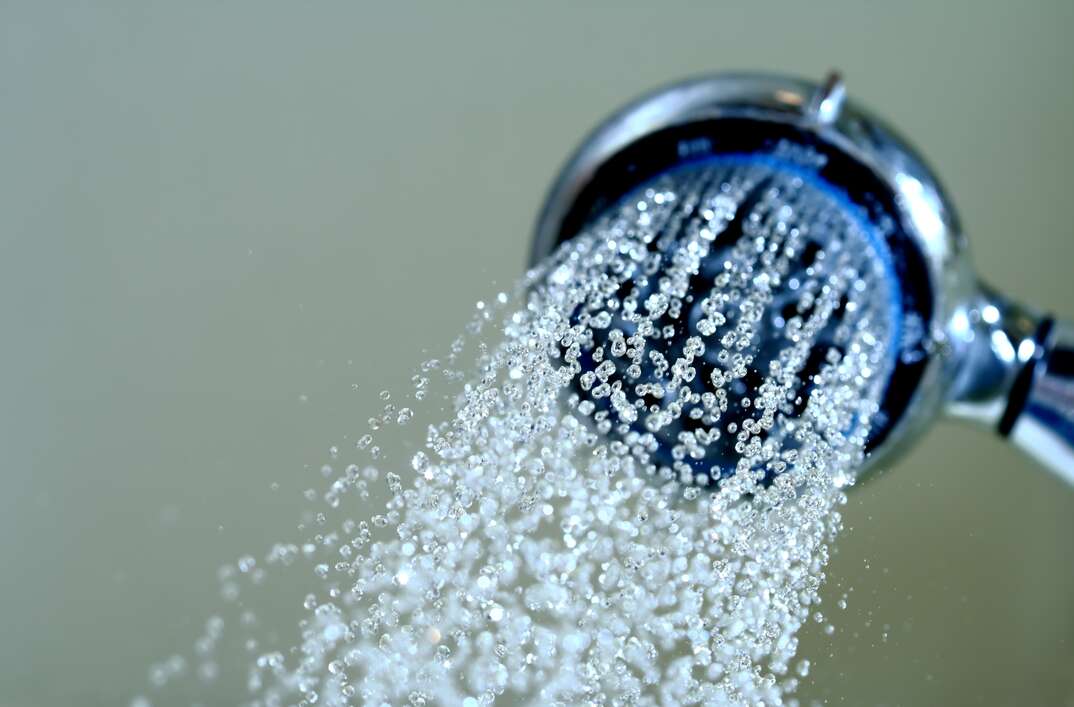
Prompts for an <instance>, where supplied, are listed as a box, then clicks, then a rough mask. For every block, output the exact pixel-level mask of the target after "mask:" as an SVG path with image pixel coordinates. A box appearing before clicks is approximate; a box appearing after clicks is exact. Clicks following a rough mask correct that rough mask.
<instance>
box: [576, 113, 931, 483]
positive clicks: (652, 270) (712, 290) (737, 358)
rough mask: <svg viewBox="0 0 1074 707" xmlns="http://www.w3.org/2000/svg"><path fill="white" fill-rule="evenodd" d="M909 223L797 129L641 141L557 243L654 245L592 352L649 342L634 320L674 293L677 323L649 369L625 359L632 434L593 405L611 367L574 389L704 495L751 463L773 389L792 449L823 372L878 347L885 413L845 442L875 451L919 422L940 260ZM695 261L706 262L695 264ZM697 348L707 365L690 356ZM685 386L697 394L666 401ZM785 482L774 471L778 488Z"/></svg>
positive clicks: (873, 371)
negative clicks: (645, 439)
mask: <svg viewBox="0 0 1074 707" xmlns="http://www.w3.org/2000/svg"><path fill="white" fill-rule="evenodd" d="M903 223H904V220H903V219H902V218H901V217H900V210H899V204H898V203H897V198H896V195H895V194H893V193H892V191H891V190H890V189H889V188H887V186H886V185H885V184H884V182H883V181H882V180H880V179H879V178H878V177H877V176H876V175H875V174H874V173H873V171H872V170H870V169H869V168H867V167H866V166H865V165H863V164H862V163H861V162H860V161H859V160H857V159H855V158H853V157H851V156H850V155H847V154H846V153H844V152H843V151H842V150H840V149H838V148H837V147H835V146H833V145H831V144H828V143H827V142H825V141H824V140H822V139H820V138H819V137H818V135H817V134H815V133H813V132H811V131H808V130H802V129H800V128H799V127H796V126H794V125H790V124H787V123H784V122H779V121H766V120H763V119H758V118H755V117H731V118H716V119H708V120H696V121H689V122H684V123H681V124H677V125H673V126H669V127H667V128H664V129H661V130H656V131H654V132H652V133H649V134H647V135H645V136H643V137H641V138H640V139H638V140H635V141H634V142H632V143H630V144H628V145H626V146H625V147H624V148H623V149H621V150H619V151H618V152H616V153H615V154H614V155H611V156H610V157H609V158H608V159H606V160H604V161H603V162H602V163H601V164H600V165H599V166H598V167H597V169H596V170H595V172H594V173H593V174H592V176H591V178H590V179H589V180H588V182H587V184H586V185H585V187H584V188H582V189H581V190H580V191H579V193H578V194H577V195H576V198H574V200H573V202H572V204H571V206H570V208H569V209H568V210H566V212H565V214H564V216H563V218H562V220H561V221H560V227H559V229H558V234H557V237H556V239H555V240H556V242H557V243H562V242H564V241H568V240H571V239H573V238H575V237H576V236H578V235H580V234H585V235H586V237H593V234H594V233H595V232H599V233H602V234H603V233H609V234H613V235H614V234H617V233H618V234H622V233H623V232H624V230H632V232H631V233H630V234H629V236H630V238H633V239H634V240H635V242H637V240H638V239H639V238H640V240H641V241H644V243H645V246H644V247H645V249H646V250H647V251H648V255H647V260H646V263H647V264H646V265H645V266H644V268H639V270H638V272H637V273H636V274H635V275H634V276H632V277H630V278H629V279H628V280H625V281H624V282H623V283H622V287H621V288H620V290H621V291H620V292H618V293H617V294H616V297H617V298H618V299H619V300H621V301H623V302H627V303H628V306H627V307H626V308H624V309H622V310H619V311H617V312H615V316H614V317H613V318H612V320H611V322H610V324H609V325H608V326H607V327H605V328H601V327H597V328H595V329H594V330H593V331H594V338H595V341H594V342H593V343H594V345H595V347H596V348H600V349H602V350H607V349H608V348H609V346H610V345H611V343H612V342H608V341H605V340H601V337H603V336H606V335H607V334H608V332H610V331H616V330H618V331H621V332H623V333H624V334H625V335H626V336H628V337H630V336H632V335H634V334H636V333H637V331H636V327H637V318H636V317H631V316H629V315H630V313H631V312H632V311H634V309H636V308H638V307H639V306H640V307H644V306H645V304H646V303H647V302H649V301H650V297H652V296H653V295H656V296H657V300H659V299H660V298H661V297H662V296H663V295H667V294H669V293H670V294H671V295H672V297H671V299H670V301H671V302H672V303H673V306H672V311H668V312H666V313H665V314H664V315H662V316H661V317H659V318H657V319H654V320H653V321H652V324H655V325H656V329H657V331H656V332H654V333H653V336H652V340H651V342H650V343H649V344H648V346H647V349H648V350H647V352H646V357H645V358H644V359H643V360H642V361H641V365H640V366H636V367H634V369H633V370H631V369H630V361H627V360H625V359H615V360H614V361H613V365H615V366H616V371H615V376H616V377H618V378H620V379H622V380H623V381H624V382H625V383H627V384H628V387H629V388H630V389H631V390H634V391H638V390H640V391H642V392H641V393H640V394H639V397H638V399H637V400H638V404H637V405H636V406H635V407H636V410H638V411H639V412H640V413H641V414H639V415H637V416H636V417H635V415H634V413H629V414H628V415H626V418H627V419H623V416H621V415H619V414H618V413H617V411H616V408H615V406H613V405H612V404H611V402H610V401H609V399H608V398H606V397H594V396H593V395H592V385H593V383H594V382H596V383H597V384H598V385H599V381H595V380H594V379H593V377H592V376H589V377H588V378H587V377H586V375H585V373H587V372H592V371H596V370H597V369H598V367H599V366H600V364H601V363H602V362H603V361H598V360H594V359H593V357H592V356H591V355H589V354H583V355H582V357H581V359H580V363H581V365H582V369H583V374H582V376H580V377H579V379H578V380H579V381H582V382H580V383H579V384H578V391H577V392H578V393H579V395H580V396H581V398H583V399H585V398H587V397H588V398H590V399H591V402H592V403H593V404H595V405H596V407H597V408H598V410H601V411H603V412H604V414H605V416H606V417H607V418H608V419H609V424H608V425H607V427H609V429H612V430H618V432H619V433H620V434H621V435H622V433H624V432H627V434H628V435H630V434H633V436H634V437H635V438H637V437H638V436H642V435H650V437H649V439H650V440H655V444H652V443H650V445H649V449H650V452H651V461H652V462H653V463H654V464H655V465H657V466H659V467H663V468H669V469H674V470H675V472H676V475H677V476H679V477H680V478H681V477H689V478H692V479H694V480H697V481H699V482H701V483H707V482H710V481H715V480H718V479H719V478H723V477H726V476H729V475H731V474H733V473H734V471H735V460H736V459H739V458H741V456H742V450H741V449H740V448H736V444H737V441H736V440H737V439H738V435H736V434H735V431H737V430H741V429H742V428H743V426H744V425H749V424H754V423H750V422H749V421H750V420H756V419H758V409H757V404H758V395H757V391H758V390H759V389H760V388H761V387H762V386H765V385H766V384H767V386H768V387H769V388H771V387H772V385H773V381H783V389H782V390H781V391H780V392H779V395H778V398H779V402H778V406H779V410H778V412H777V413H776V417H777V420H778V424H775V425H772V426H770V427H768V428H766V429H765V430H764V431H763V432H762V434H761V435H759V437H760V438H762V439H764V438H765V437H768V436H779V437H780V438H781V439H780V444H781V446H782V447H784V448H793V439H792V438H793V436H794V434H795V429H796V425H800V424H802V423H801V419H802V417H803V413H804V412H805V411H806V409H807V407H808V406H809V405H810V403H811V400H812V398H813V394H814V391H815V390H816V389H817V382H818V375H821V374H822V373H823V371H824V370H825V368H826V367H828V368H829V369H830V370H834V369H833V368H832V367H834V366H837V365H838V364H839V362H840V361H842V360H843V359H844V357H846V356H847V353H848V348H850V347H853V348H854V350H855V352H857V353H860V349H861V348H862V347H867V346H875V348H876V351H877V355H876V356H874V357H873V358H874V359H875V360H872V359H870V360H872V362H871V363H870V364H869V365H868V367H867V368H866V369H865V372H866V376H867V378H868V379H867V380H863V381H860V386H861V391H862V394H863V395H868V396H872V397H873V398H874V399H875V400H876V401H877V406H876V409H875V411H874V412H873V413H872V414H870V415H869V416H868V420H866V421H862V420H857V419H855V420H851V421H849V422H848V423H847V424H846V425H845V428H846V429H844V430H843V432H844V433H845V434H847V435H852V434H854V432H855V430H854V427H855V426H857V425H859V424H863V423H864V426H865V428H866V429H864V430H863V431H862V434H864V435H865V437H864V438H865V440H866V442H865V447H866V450H867V451H871V450H874V449H877V448H879V447H880V446H881V445H883V444H884V442H885V441H886V439H887V438H888V435H889V433H890V432H891V430H892V429H893V428H894V427H895V424H896V423H897V422H898V421H899V420H900V419H901V417H902V416H903V415H904V414H906V412H907V410H908V408H909V407H910V404H911V401H912V399H913V397H914V395H915V392H916V390H917V388H918V386H919V384H920V382H921V379H922V377H923V374H924V372H925V369H926V365H927V362H928V355H927V337H926V336H925V333H926V332H925V329H926V326H927V323H928V322H929V321H931V317H932V308H933V295H932V291H931V287H930V282H931V280H930V277H929V273H928V262H927V261H926V258H925V257H924V256H923V255H922V253H921V252H920V249H919V248H918V247H916V246H915V243H916V241H915V239H914V238H913V237H912V235H911V234H909V233H907V232H906V231H905V229H904V228H903V226H902V224H903ZM698 248H701V249H702V250H703V253H702V257H700V258H693V259H691V255H690V254H691V249H692V253H693V255H695V256H696V255H697V249H698ZM683 258H686V259H687V260H690V261H691V263H693V264H692V265H691V266H690V267H689V268H688V269H687V270H688V272H687V275H684V274H683V273H682V271H681V269H676V266H675V263H676V262H679V261H682V259H683ZM646 268H647V270H646ZM669 272H671V273H672V277H671V278H670V281H669V278H668V274H669ZM758 278H760V280H758ZM758 282H761V283H762V284H763V287H761V288H760V291H762V294H761V295H760V296H758V294H757V293H758V288H757V283H758ZM729 292H730V293H731V295H730V296H728V293H729ZM676 295H679V296H678V297H677V296H676ZM676 300H677V304H675V301H676ZM826 303H827V304H826ZM579 314H581V312H580V313H579ZM632 319H633V321H632ZM646 326H649V325H648V324H647V325H646ZM806 326H808V327H810V331H809V332H808V342H806V341H802V342H801V344H802V346H805V349H807V350H803V351H801V352H800V353H801V355H800V356H795V355H792V353H788V351H789V350H791V349H794V348H796V341H798V340H799V339H804V338H806V337H805V336H804V335H803V334H802V332H801V329H802V327H806ZM864 329H867V330H868V337H867V338H866V339H862V338H861V335H862V331H863V330H864ZM729 332H730V333H731V334H732V336H731V338H730V339H727V340H724V337H726V335H727V334H728V333H729ZM796 337H797V338H796ZM697 338H701V340H702V341H703V342H704V350H703V352H701V353H696V354H695V353H693V352H692V351H686V348H687V347H691V346H693V347H696V339H697ZM691 339H695V341H694V343H691ZM802 346H797V348H802ZM684 351H686V353H687V355H688V356H689V357H690V358H693V359H694V365H693V368H694V370H695V373H694V375H693V376H692V377H691V379H690V380H689V381H682V380H679V379H674V377H672V376H668V375H666V371H661V370H660V361H661V360H663V361H666V362H674V361H675V360H677V359H679V358H682V357H683V354H684ZM652 352H655V353H656V354H657V356H656V357H652V356H651V353H652ZM788 357H790V358H788ZM607 360H608V361H612V358H608V359H607ZM862 360H865V359H864V358H863V359H862ZM743 362H745V363H743ZM608 365H609V364H607V363H605V372H608V371H609V370H610V369H608ZM792 368H793V371H791V370H790V369H792ZM774 372H775V373H774ZM631 373H634V374H639V375H630V374H631ZM791 373H793V375H791ZM714 375H715V376H716V378H715V379H714V378H713V376H714ZM832 375H833V373H831V372H829V373H828V374H827V377H828V378H831V377H832ZM821 377H822V378H823V377H824V376H821ZM792 378H793V381H792V380H791V379H792ZM587 380H588V381H589V382H590V384H589V386H586V385H585V383H584V381H587ZM713 380H717V381H722V385H721V386H715V388H720V389H721V390H722V391H723V392H722V393H721V395H723V396H725V399H724V400H721V401H716V402H715V406H714V405H713V402H714V401H713V400H712V399H711V397H710V398H709V399H708V400H706V401H705V404H702V402H701V397H702V396H704V395H705V393H706V392H710V393H711V391H712V390H713V389H714V386H713V385H712V381H713ZM684 384H685V386H686V388H689V391H687V390H681V389H680V390H671V389H670V388H671V387H676V388H681V387H682V386H683V385H684ZM639 385H640V386H641V387H640V388H639V387H638V386H639ZM690 391H692V392H693V394H694V400H695V401H696V402H695V403H691V402H690V400H691V398H690V396H689V392H690ZM769 404H771V403H769ZM669 408H670V409H669ZM714 410H716V411H717V414H716V415H715V416H714V415H713V411H714ZM717 418H718V419H717ZM714 430H718V432H717V434H716V435H715V436H714V435H713V431H714ZM729 430H730V432H729ZM755 436H757V435H755ZM698 440H701V442H703V443H699V442H698ZM738 446H739V447H741V445H738ZM772 476H773V472H772V471H771V470H769V471H767V472H766V473H765V479H764V481H765V482H768V481H771V478H772Z"/></svg>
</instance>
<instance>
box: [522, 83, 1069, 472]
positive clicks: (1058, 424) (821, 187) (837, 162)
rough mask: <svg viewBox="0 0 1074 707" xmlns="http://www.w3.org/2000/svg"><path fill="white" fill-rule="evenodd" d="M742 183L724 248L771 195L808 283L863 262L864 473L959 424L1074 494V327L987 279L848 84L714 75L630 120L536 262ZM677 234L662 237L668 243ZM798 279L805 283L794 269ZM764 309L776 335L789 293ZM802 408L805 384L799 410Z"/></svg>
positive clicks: (941, 204)
mask: <svg viewBox="0 0 1074 707" xmlns="http://www.w3.org/2000/svg"><path fill="white" fill-rule="evenodd" d="M731 183H734V184H736V185H739V187H740V188H738V191H737V192H736V194H735V195H734V196H733V197H732V196H728V197H727V198H729V199H731V198H733V199H734V203H733V204H732V206H733V207H734V208H733V210H734V211H735V212H736V213H737V214H738V216H737V219H738V223H737V225H736V223H735V220H734V219H732V221H731V222H730V223H729V227H728V229H727V230H726V231H725V232H723V233H721V234H720V239H724V240H726V241H727V242H728V243H729V242H730V240H733V239H734V238H735V237H736V236H741V233H742V227H743V224H744V223H745V222H746V220H748V218H749V217H750V215H751V214H752V218H755V219H758V218H761V217H762V216H763V214H764V213H766V209H768V210H770V209H771V208H773V206H772V204H765V203H763V202H765V200H766V199H768V200H771V199H784V200H788V203H789V205H792V206H793V207H794V208H793V209H789V210H788V213H791V212H793V213H794V219H797V223H796V222H795V221H794V219H791V220H790V221H789V222H788V224H785V227H786V228H789V229H790V230H791V231H792V233H793V234H794V235H795V236H796V237H798V236H799V233H798V232H799V228H798V226H801V229H800V230H801V233H802V234H806V233H808V236H806V235H802V236H801V240H802V242H801V243H799V244H798V245H796V248H795V251H794V252H795V254H796V256H795V257H796V261H795V263H794V267H797V268H800V269H802V270H803V271H808V270H809V268H810V267H811V260H810V258H811V255H810V254H811V253H816V252H818V251H820V252H826V251H827V252H830V251H832V249H833V248H834V249H835V250H837V251H841V252H843V253H850V254H853V257H854V258H855V259H856V260H857V261H858V262H857V264H856V265H855V267H856V268H857V271H866V270H868V271H869V277H868V278H866V280H865V281H867V282H869V283H870V285H869V286H870V288H871V289H870V292H871V295H872V298H871V300H870V301H871V302H873V303H874V304H875V306H876V308H877V313H876V314H875V315H873V319H874V320H877V321H880V322H881V323H882V327H881V330H882V331H883V333H884V335H885V337H886V338H885V345H886V346H887V347H888V351H889V353H890V356H889V357H888V358H887V361H886V362H885V363H884V371H883V372H884V376H883V380H882V391H881V392H880V394H879V396H878V399H879V400H880V401H881V402H880V410H879V412H878V414H877V415H876V416H875V417H874V419H873V420H872V424H871V428H870V432H869V436H868V441H867V445H866V446H867V450H868V451H869V452H870V454H869V457H868V461H867V466H869V467H871V468H876V467H877V466H878V465H879V464H881V463H883V462H886V461H890V460H891V459H892V458H893V457H894V455H895V454H896V453H897V452H898V451H899V450H902V449H905V448H906V446H907V445H908V444H909V443H911V442H912V440H913V439H914V438H915V437H916V435H917V434H918V433H919V432H920V431H921V430H922V429H923V428H924V427H926V426H927V425H928V424H930V423H931V422H932V421H933V420H934V419H936V418H937V416H939V415H940V414H944V413H946V414H947V415H950V416H952V417H957V418H963V419H967V420H971V421H974V422H976V423H979V424H982V425H984V426H986V427H989V428H991V429H993V430H994V431H996V432H997V433H999V434H1000V435H1002V436H1005V437H1007V438H1009V439H1011V440H1012V441H1014V442H1015V444H1017V445H1018V446H1020V447H1021V448H1023V449H1024V450H1025V451H1027V452H1028V453H1030V454H1031V455H1033V456H1035V457H1037V458H1038V459H1039V460H1041V461H1042V462H1043V463H1045V464H1046V465H1047V466H1049V467H1050V468H1052V469H1053V470H1054V471H1056V472H1057V473H1058V474H1059V475H1060V476H1061V477H1063V478H1065V479H1066V480H1068V481H1070V482H1071V483H1074V451H1072V450H1074V329H1072V328H1071V327H1070V326H1069V325H1067V324H1065V323H1061V322H1056V321H1055V320H1054V319H1052V318H1051V317H1041V316H1039V315H1037V314H1035V313H1033V312H1032V311H1031V310H1028V309H1026V308H1023V307H1021V306H1019V305H1016V304H1014V303H1012V302H1010V301H1008V300H1006V299H1004V298H1002V297H1000V296H999V295H997V294H996V293H995V292H993V291H992V290H991V289H989V288H987V287H986V286H984V285H982V284H981V283H980V281H979V280H978V278H977V277H976V275H975V273H974V271H973V269H972V267H971V263H970V261H969V258H968V255H967V249H966V243H965V239H964V238H963V236H962V234H961V231H960V229H959V224H958V220H957V217H956V215H955V212H954V209H953V207H952V206H951V203H950V202H949V200H948V199H947V198H946V196H945V195H944V193H943V191H942V189H941V187H940V185H939V183H938V181H937V179H936V178H935V177H934V176H933V174H932V173H931V172H930V171H929V169H928V168H927V167H926V166H925V164H924V162H923V161H922V160H921V158H920V157H918V156H917V154H916V153H915V152H914V151H913V149H912V148H910V147H909V146H908V145H907V144H906V143H905V142H904V141H902V140H901V139H900V138H899V137H898V136H897V135H896V134H895V133H894V132H892V131H891V130H890V129H889V128H887V127H886V126H885V125H884V124H883V123H881V122H879V121H878V120H876V119H875V118H873V117H871V116H869V115H868V114H867V113H865V112H864V111H862V110H861V109H859V108H857V107H856V106H854V105H853V104H849V103H847V102H846V100H845V90H844V87H843V84H842V83H841V81H840V80H839V79H838V77H837V76H833V77H831V78H829V79H828V81H827V82H825V83H824V84H823V85H814V84H811V83H808V82H805V81H799V80H795V79H789V78H783V77H773V76H752V75H730V76H717V77H713V78H705V79H701V80H694V81H689V82H686V83H681V84H677V85H673V86H671V87H668V88H665V89H662V90H660V91H657V92H656V93H654V94H651V95H649V96H647V97H645V98H643V99H641V100H640V101H637V102H636V103H633V104H631V105H630V106H628V107H626V108H625V109H624V110H622V111H620V112H619V113H617V114H615V115H614V116H613V117H612V118H610V119H609V120H608V121H606V122H605V123H604V124H603V125H601V126H600V127H599V128H598V129H597V130H596V131H595V132H593V133H592V134H591V135H590V137H589V138H588V139H587V140H586V141H585V142H584V143H583V144H582V146H581V147H580V148H579V149H578V150H577V152H576V153H575V155H574V156H573V158H572V159H571V160H570V161H569V162H568V164H567V166H566V167H565V168H564V170H563V172H562V174H561V175H560V177H559V178H558V180H557V181H556V183H555V185H554V187H553V189H552V191H551V193H550V195H549V197H548V199H547V201H546V203H545V206H544V209H543V210H542V213H541V216H540V220H539V222H538V225H537V231H536V237H535V240H534V244H533V251H532V258H533V261H534V262H538V261H540V260H541V259H543V258H545V257H546V256H547V255H548V254H549V253H551V252H552V251H553V250H554V249H555V248H556V247H557V246H558V245H559V244H561V243H563V242H565V241H567V240H570V239H571V238H573V237H574V236H576V235H578V234H579V233H580V232H582V231H583V229H585V228H586V227H587V226H589V225H591V224H593V223H595V222H596V221H597V220H598V219H600V218H601V217H602V216H604V215H606V214H607V213H608V212H609V211H610V210H612V209H614V208H615V207H616V206H617V205H619V204H620V203H621V202H622V201H623V199H624V198H626V197H629V198H631V199H633V198H635V195H637V194H641V193H645V192H646V190H648V191H649V192H653V190H654V189H658V188H673V189H675V190H677V192H679V193H681V194H684V195H686V196H687V197H688V198H689V199H693V201H694V202H696V203H698V204H702V203H710V204H711V203H714V202H713V201H712V200H713V199H718V198H721V195H720V194H719V186H720V185H723V187H724V189H725V190H726V189H727V185H728V184H731ZM661 185H663V186H661ZM743 185H745V186H743ZM676 223H677V222H669V224H667V225H665V226H664V227H663V228H665V230H668V231H669V232H670V237H671V238H674V235H675V234H674V233H673V231H674V229H675V228H676V227H677V226H676ZM832 234H838V235H837V236H833V235H832ZM719 245H720V242H719V240H717V242H716V243H714V250H713V253H714V254H718V253H719V252H720V250H719V247H718V246H719ZM701 270H702V271H704V270H705V265H704V264H702V267H701ZM792 270H793V268H792ZM701 274H702V275H703V277H702V278H701V279H702V280H704V279H705V277H708V279H709V280H711V273H710V274H709V275H707V276H706V275H705V273H704V272H702V273H701ZM787 280H788V281H789V282H794V281H795V278H794V273H793V272H791V273H789V274H787ZM688 299H691V300H692V299H693V298H688ZM699 299H700V298H699ZM839 306H844V307H845V306H846V302H845V301H844V302H842V303H840V305H839ZM767 309H768V312H767V314H766V316H765V317H764V318H763V321H762V323H761V326H762V327H765V326H768V327H773V326H775V327H778V326H780V322H781V321H782V316H783V315H781V310H780V302H779V298H778V297H776V298H775V299H774V300H773V301H772V302H771V303H770V305H769V306H768V308H767ZM839 311H840V310H839V309H838V307H837V308H836V311H835V315H834V316H833V319H832V321H833V327H834V326H835V325H836V324H837V323H838V320H839V316H838V314H839ZM689 316H691V317H694V318H695V319H696V318H697V317H698V316H699V315H697V314H696V313H690V314H689ZM764 336H765V331H764V330H763V329H762V331H761V332H760V343H759V344H758V348H757V351H756V352H755V353H756V355H757V356H758V358H759V360H761V361H762V362H763V361H765V360H766V359H765V355H766V354H765V345H764ZM825 337H828V338H825ZM819 340H820V341H821V342H823V343H824V346H821V347H818V349H817V351H818V352H820V353H821V354H823V352H824V351H828V350H831V349H833V348H837V347H838V340H837V336H836V334H835V333H834V329H832V330H830V331H829V333H828V334H825V333H823V332H822V333H821V334H820V339H819ZM678 345H681V344H678ZM817 364H818V365H819V361H818V362H817ZM809 365H810V364H808V363H807V364H806V368H807V369H808V367H809ZM807 372H808V370H807ZM703 378H704V376H701V377H699V380H698V382H697V383H696V385H697V386H700V387H701V388H703V387H704V381H703V380H702V379H703ZM808 378H809V376H808V375H804V376H803V379H805V380H808ZM741 384H742V385H749V380H748V378H747V379H744V380H743V381H741ZM807 397H808V390H806V389H805V388H803V390H802V391H801V394H800V395H799V396H798V399H799V400H801V399H805V398H807ZM681 427H682V426H681V425H679V426H677V427H674V428H671V429H669V430H668V431H667V432H666V434H667V435H674V434H677V433H678V432H681ZM715 453H716V454H717V455H719V454H720V452H719V449H718V447H717V451H716V452H715ZM713 461H714V460H713V459H712V458H706V459H701V462H702V463H704V464H706V465H707V464H711V463H712V462H713Z"/></svg>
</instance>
